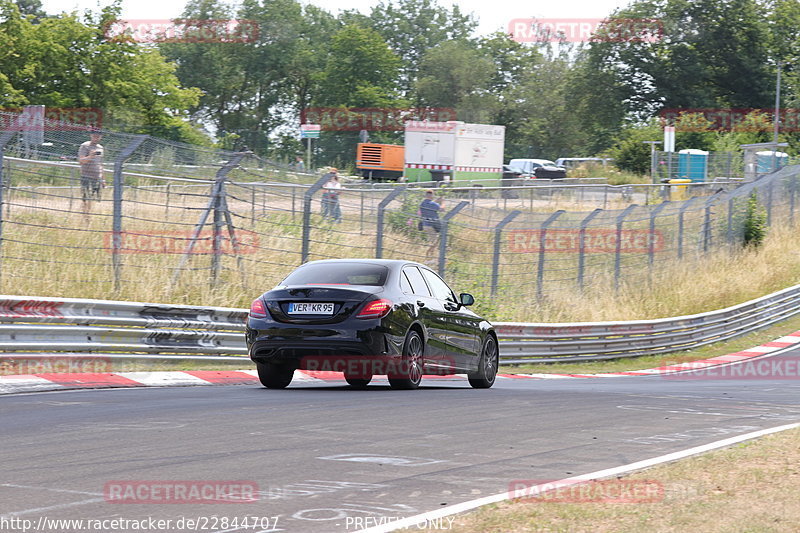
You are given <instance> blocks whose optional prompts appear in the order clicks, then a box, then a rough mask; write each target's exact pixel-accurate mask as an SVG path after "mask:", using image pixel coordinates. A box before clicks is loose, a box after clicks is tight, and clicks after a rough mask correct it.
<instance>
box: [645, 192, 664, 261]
mask: <svg viewBox="0 0 800 533" xmlns="http://www.w3.org/2000/svg"><path fill="white" fill-rule="evenodd" d="M668 204H669V202H662V203H660V204H658V205H657V206H656V208H655V209H653V210H652V211H651V212H650V231H649V232H648V234H647V261H648V264H649V265H650V267H652V266H653V261H654V260H655V255H656V239H655V236H656V217H657V216H658V214H659V213H661V211H662V210H663V209H664V208H665V207H667V205H668Z"/></svg>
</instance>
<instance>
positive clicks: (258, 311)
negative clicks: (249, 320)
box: [250, 298, 267, 318]
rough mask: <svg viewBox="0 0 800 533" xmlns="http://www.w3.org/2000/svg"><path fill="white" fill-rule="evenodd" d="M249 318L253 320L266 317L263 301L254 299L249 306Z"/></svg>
mask: <svg viewBox="0 0 800 533" xmlns="http://www.w3.org/2000/svg"><path fill="white" fill-rule="evenodd" d="M250 316H251V317H253V318H264V317H266V316H267V308H266V307H265V306H264V301H263V300H262V299H261V298H256V299H255V300H253V303H252V304H250Z"/></svg>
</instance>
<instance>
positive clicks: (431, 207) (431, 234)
mask: <svg viewBox="0 0 800 533" xmlns="http://www.w3.org/2000/svg"><path fill="white" fill-rule="evenodd" d="M442 203H443V202H442V199H441V198H437V199H436V201H434V199H433V189H428V190H427V191H425V198H424V199H423V200H422V202H420V204H419V216H420V220H419V226H420V229H421V230H422V231H424V232H425V235H426V236H427V238H428V239H429V240H430V241H431V246H430V248H428V257H429V258H432V257H433V253H434V252H435V251H436V246H437V245H438V244H439V232H441V231H442V221H441V220H439V211H442V210H443V207H442Z"/></svg>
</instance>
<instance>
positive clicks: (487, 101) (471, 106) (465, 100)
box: [416, 41, 498, 122]
mask: <svg viewBox="0 0 800 533" xmlns="http://www.w3.org/2000/svg"><path fill="white" fill-rule="evenodd" d="M494 72H495V69H494V64H493V63H492V61H491V60H490V59H488V58H487V57H486V56H485V55H484V54H482V53H481V52H480V51H478V50H476V49H475V48H474V47H472V46H470V45H469V44H467V43H466V42H464V41H446V42H443V43H441V44H438V45H437V46H435V47H434V48H432V49H431V50H430V51H428V53H426V54H425V56H424V57H423V58H422V61H420V65H419V80H418V81H417V85H416V87H417V93H418V95H419V101H420V103H421V104H422V105H424V106H429V107H444V108H453V109H455V110H456V114H457V116H458V118H459V119H460V120H464V121H466V122H485V121H488V120H491V119H492V118H493V116H494V115H495V113H496V111H497V107H498V100H497V97H496V96H494V95H493V94H492V93H491V92H490V90H489V85H490V82H491V80H492V76H493V74H494Z"/></svg>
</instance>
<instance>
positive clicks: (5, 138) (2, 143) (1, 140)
mask: <svg viewBox="0 0 800 533" xmlns="http://www.w3.org/2000/svg"><path fill="white" fill-rule="evenodd" d="M13 137H14V132H13V131H6V132H5V133H3V134H2V135H0V251H2V245H3V202H4V199H3V190H4V189H5V186H6V184H5V161H4V160H3V156H4V155H5V151H6V145H7V144H8V143H9V141H11V139H12V138H13ZM2 272H3V265H2V262H0V276H1V275H2Z"/></svg>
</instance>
